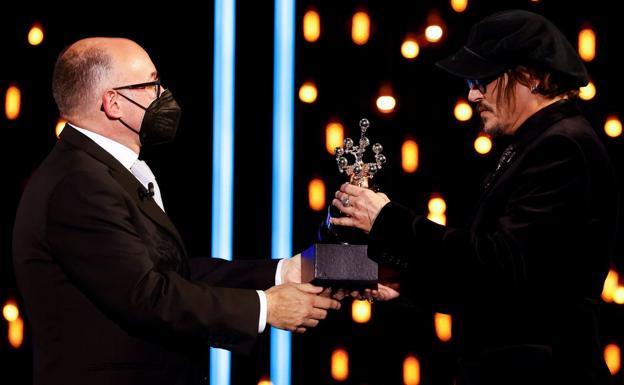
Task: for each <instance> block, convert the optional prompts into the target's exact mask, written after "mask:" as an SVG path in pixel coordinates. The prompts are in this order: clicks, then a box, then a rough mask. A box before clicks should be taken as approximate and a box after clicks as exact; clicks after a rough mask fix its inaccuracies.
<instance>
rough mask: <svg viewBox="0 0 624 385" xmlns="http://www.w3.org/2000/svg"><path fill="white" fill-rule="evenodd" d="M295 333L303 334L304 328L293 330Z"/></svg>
mask: <svg viewBox="0 0 624 385" xmlns="http://www.w3.org/2000/svg"><path fill="white" fill-rule="evenodd" d="M293 331H294V332H295V333H305V331H306V328H302V327H298V328H296V329H295V330H293Z"/></svg>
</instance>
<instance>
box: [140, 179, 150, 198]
mask: <svg viewBox="0 0 624 385" xmlns="http://www.w3.org/2000/svg"><path fill="white" fill-rule="evenodd" d="M139 197H140V198H141V200H145V199H146V198H153V197H154V183H152V182H149V183H148V184H147V189H145V188H143V186H141V187H140V188H139Z"/></svg>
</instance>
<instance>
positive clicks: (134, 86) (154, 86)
mask: <svg viewBox="0 0 624 385" xmlns="http://www.w3.org/2000/svg"><path fill="white" fill-rule="evenodd" d="M138 88H147V89H150V90H153V91H154V94H156V99H158V98H160V79H157V80H154V81H152V82H147V83H138V84H131V85H129V86H122V87H115V88H113V89H114V90H115V91H117V90H134V89H138Z"/></svg>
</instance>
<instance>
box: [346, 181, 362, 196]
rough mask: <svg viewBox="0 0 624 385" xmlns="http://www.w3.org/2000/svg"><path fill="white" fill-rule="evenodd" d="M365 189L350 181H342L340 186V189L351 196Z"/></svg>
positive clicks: (357, 194)
mask: <svg viewBox="0 0 624 385" xmlns="http://www.w3.org/2000/svg"><path fill="white" fill-rule="evenodd" d="M365 190H366V189H365V188H363V187H358V186H356V185H352V184H350V183H344V184H343V185H342V186H340V191H342V192H343V193H345V194H349V195H353V196H359V195H360V194H361V193H362V192H363V191H365Z"/></svg>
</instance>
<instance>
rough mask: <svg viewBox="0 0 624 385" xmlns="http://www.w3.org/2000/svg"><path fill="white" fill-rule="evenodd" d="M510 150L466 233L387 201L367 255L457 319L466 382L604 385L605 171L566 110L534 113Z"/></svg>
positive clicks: (597, 151)
mask: <svg viewBox="0 0 624 385" xmlns="http://www.w3.org/2000/svg"><path fill="white" fill-rule="evenodd" d="M513 142H514V146H515V147H516V152H515V154H514V156H513V158H512V160H511V162H510V164H509V165H507V166H506V167H504V168H503V169H502V170H501V172H499V173H498V174H497V175H495V176H494V178H493V180H492V181H491V182H490V184H489V186H488V187H487V189H486V190H485V191H484V193H483V197H482V199H481V202H480V204H479V206H478V211H477V214H476V216H475V218H474V222H473V225H472V228H471V229H470V230H469V231H468V230H460V229H455V228H451V227H445V226H440V225H437V224H435V223H433V222H431V221H429V220H428V219H426V218H425V217H422V216H417V215H414V214H412V212H411V211H410V210H408V209H407V208H405V207H403V206H401V205H399V204H396V203H390V204H388V205H386V206H385V207H384V208H383V209H382V210H381V212H380V213H379V216H378V217H377V219H376V220H375V223H374V226H373V228H372V230H371V232H370V246H369V256H370V257H371V258H373V259H375V260H377V261H379V262H381V263H385V264H393V265H398V266H400V267H401V268H402V269H403V271H404V277H405V279H404V282H402V285H403V293H404V294H406V295H408V296H411V297H412V298H414V299H415V300H418V301H421V302H427V303H428V304H430V305H433V306H435V307H436V308H437V309H438V310H442V311H446V312H450V313H452V314H453V315H455V316H456V317H455V320H456V321H457V324H456V328H455V330H456V336H457V338H456V339H457V341H458V344H459V348H460V351H461V354H462V358H461V360H460V364H461V365H460V366H461V368H460V370H462V371H463V372H464V377H465V381H467V382H466V383H470V384H516V383H517V384H525V383H526V384H529V383H530V384H542V383H561V382H558V381H560V380H563V379H566V380H567V379H570V381H568V382H567V383H582V384H602V383H603V382H604V381H606V378H607V377H608V372H607V370H606V366H605V364H604V361H603V360H602V353H601V349H600V344H599V339H598V332H597V323H598V321H597V302H598V301H599V298H600V293H601V290H602V284H603V281H604V278H605V276H606V274H607V272H608V268H609V260H610V255H611V251H612V246H613V242H614V237H615V227H616V219H617V206H618V199H617V192H616V182H615V177H614V173H613V171H612V167H611V163H610V161H609V159H608V157H607V154H606V150H605V149H604V147H603V145H602V144H601V142H600V140H599V138H598V137H597V135H596V134H595V133H594V131H593V130H592V128H591V127H590V125H589V123H588V122H587V121H586V120H585V119H584V118H583V117H581V115H580V112H579V110H578V108H577V107H576V105H574V103H573V102H570V101H565V100H564V101H559V102H557V103H555V104H553V105H550V106H548V107H546V108H544V109H542V110H540V111H538V112H537V113H536V114H534V115H533V116H532V117H530V118H529V119H528V120H527V121H526V122H525V123H524V124H523V125H522V126H521V127H520V128H519V129H518V131H517V132H516V134H515V135H514V137H513ZM553 376H554V377H555V378H556V379H557V380H556V381H555V380H554V379H553Z"/></svg>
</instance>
